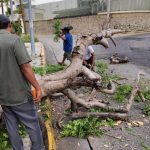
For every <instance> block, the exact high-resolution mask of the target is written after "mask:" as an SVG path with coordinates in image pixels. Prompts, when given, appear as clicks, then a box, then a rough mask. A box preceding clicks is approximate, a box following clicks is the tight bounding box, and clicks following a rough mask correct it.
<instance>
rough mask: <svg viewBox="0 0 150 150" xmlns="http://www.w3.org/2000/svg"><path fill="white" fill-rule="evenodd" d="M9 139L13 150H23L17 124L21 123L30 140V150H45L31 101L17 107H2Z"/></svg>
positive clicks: (34, 107) (34, 108)
mask: <svg viewBox="0 0 150 150" xmlns="http://www.w3.org/2000/svg"><path fill="white" fill-rule="evenodd" d="M2 109H3V112H4V119H5V123H6V128H7V131H8V135H9V139H10V142H11V144H12V147H13V150H23V149H24V148H23V142H22V139H21V137H20V135H19V132H18V123H19V121H20V122H22V123H23V124H24V126H25V128H26V131H27V132H28V134H29V137H30V139H31V143H32V146H31V150H45V148H44V144H43V138H42V133H41V129H40V125H39V120H38V115H37V111H36V106H35V104H34V102H33V101H31V100H30V101H28V102H27V103H24V104H21V105H17V106H2Z"/></svg>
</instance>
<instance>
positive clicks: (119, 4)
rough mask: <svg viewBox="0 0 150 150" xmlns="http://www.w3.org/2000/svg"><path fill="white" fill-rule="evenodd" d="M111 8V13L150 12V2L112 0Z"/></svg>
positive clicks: (145, 0) (143, 0) (141, 0)
mask: <svg viewBox="0 0 150 150" xmlns="http://www.w3.org/2000/svg"><path fill="white" fill-rule="evenodd" d="M106 1H107V0H106ZM110 8H111V11H138V10H150V0H111V7H110Z"/></svg>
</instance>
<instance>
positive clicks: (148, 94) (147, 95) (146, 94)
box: [142, 89, 150, 101]
mask: <svg viewBox="0 0 150 150" xmlns="http://www.w3.org/2000/svg"><path fill="white" fill-rule="evenodd" d="M142 93H143V95H144V97H145V99H146V100H149V101H150V89H146V90H144V91H142Z"/></svg>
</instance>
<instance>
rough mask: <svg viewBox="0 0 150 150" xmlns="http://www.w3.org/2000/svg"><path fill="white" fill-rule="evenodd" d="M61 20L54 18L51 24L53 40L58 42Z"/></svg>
mask: <svg viewBox="0 0 150 150" xmlns="http://www.w3.org/2000/svg"><path fill="white" fill-rule="evenodd" d="M61 28H62V22H61V21H60V20H56V21H55V22H54V25H53V34H54V41H55V42H58V40H59V36H60V34H61Z"/></svg>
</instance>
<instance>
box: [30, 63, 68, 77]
mask: <svg viewBox="0 0 150 150" xmlns="http://www.w3.org/2000/svg"><path fill="white" fill-rule="evenodd" d="M65 68H66V66H60V65H57V64H56V65H55V64H52V65H48V64H47V65H45V66H44V67H33V71H34V72H35V73H36V74H39V75H45V74H50V73H55V72H58V71H61V70H64V69H65Z"/></svg>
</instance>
